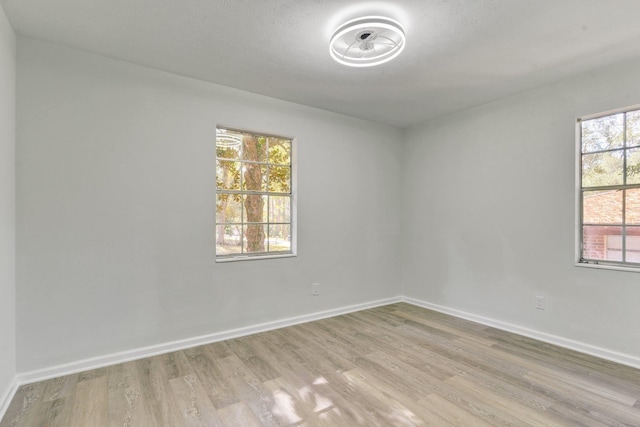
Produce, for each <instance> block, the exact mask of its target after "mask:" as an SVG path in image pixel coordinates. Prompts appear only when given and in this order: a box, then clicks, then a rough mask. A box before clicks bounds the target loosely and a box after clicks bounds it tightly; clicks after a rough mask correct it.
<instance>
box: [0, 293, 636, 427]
mask: <svg viewBox="0 0 640 427" xmlns="http://www.w3.org/2000/svg"><path fill="white" fill-rule="evenodd" d="M9 426H15V427H17V426H47V427H53V426H83V427H86V426H91V427H93V426H227V427H236V426H241V427H245V426H348V427H353V426H367V427H371V426H469V427H476V426H478V427H482V426H545V427H552V426H640V370H637V369H633V368H629V367H625V366H622V365H618V364H615V363H612V362H608V361H604V360H601V359H598V358H595V357H591V356H587V355H584V354H580V353H576V352H573V351H570V350H566V349H562V348H559V347H555V346H553V345H549V344H544V343H541V342H538V341H535V340H532V339H529V338H525V337H521V336H518V335H514V334H510V333H507V332H503V331H499V330H496V329H493V328H490V327H486V326H483V325H479V324H475V323H472V322H468V321H465V320H461V319H458V318H454V317H451V316H447V315H444V314H440V313H436V312H433V311H429V310H426V309H422V308H419V307H415V306H412V305H409V304H404V303H399V304H392V305H388V306H384V307H379V308H374V309H370V310H364V311H360V312H357V313H352V314H347V315H343V316H338V317H334V318H330V319H324V320H320V321H316V322H311V323H306V324H302V325H298V326H292V327H288V328H283V329H279V330H275V331H271V332H265V333H260V334H256V335H251V336H247V337H243V338H238V339H233V340H228V341H224V342H219V343H215V344H210V345H205V346H200V347H196V348H192V349H189V350H184V351H177V352H174V353H169V354H164V355H161V356H156V357H150V358H146V359H142V360H138V361H133V362H127V363H122V364H119V365H115V366H110V367H108V368H101V369H96V370H93V371H87V372H83V373H80V374H75V375H69V376H65V377H61V378H55V379H52V380H48V381H43V382H39V383H35V384H29V385H25V386H22V387H20V389H19V390H18V392H17V394H16V396H15V398H14V400H13V401H12V403H11V405H10V407H9V409H8V411H7V413H6V415H5V416H4V418H3V420H2V421H1V422H0V427H9Z"/></svg>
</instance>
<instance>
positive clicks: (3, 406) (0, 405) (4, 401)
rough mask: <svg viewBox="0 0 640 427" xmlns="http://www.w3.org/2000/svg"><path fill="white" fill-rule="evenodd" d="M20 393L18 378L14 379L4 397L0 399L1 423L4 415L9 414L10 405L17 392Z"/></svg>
mask: <svg viewBox="0 0 640 427" xmlns="http://www.w3.org/2000/svg"><path fill="white" fill-rule="evenodd" d="M17 391H18V378H17V377H16V376H14V377H13V381H12V382H11V384H9V387H8V388H7V390H6V391H5V393H4V395H2V396H1V397H0V421H2V419H3V418H4V415H5V414H6V413H7V409H9V405H10V404H11V401H12V400H13V398H14V396H15V395H16V392H17Z"/></svg>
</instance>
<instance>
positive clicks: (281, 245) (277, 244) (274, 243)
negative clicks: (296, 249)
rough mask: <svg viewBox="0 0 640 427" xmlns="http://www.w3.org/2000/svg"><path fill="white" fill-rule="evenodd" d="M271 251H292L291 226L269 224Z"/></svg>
mask: <svg viewBox="0 0 640 427" xmlns="http://www.w3.org/2000/svg"><path fill="white" fill-rule="evenodd" d="M269 252H291V226H290V225H288V224H287V225H284V224H282V225H270V226H269Z"/></svg>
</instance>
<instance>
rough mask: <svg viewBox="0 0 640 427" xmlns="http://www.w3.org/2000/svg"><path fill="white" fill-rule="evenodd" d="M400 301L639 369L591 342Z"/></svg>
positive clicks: (639, 364) (636, 362)
mask: <svg viewBox="0 0 640 427" xmlns="http://www.w3.org/2000/svg"><path fill="white" fill-rule="evenodd" d="M402 301H403V302H406V303H407V304H412V305H417V306H419V307H423V308H427V309H429V310H433V311H438V312H440V313H444V314H449V315H451V316H455V317H460V318H462V319H466V320H470V321H472V322H476V323H480V324H482V325H486V326H491V327H493V328H496V329H500V330H503V331H507V332H513V333H514V334H518V335H523V336H525V337H529V338H533V339H536V340H539V341H542V342H546V343H548V344H554V345H557V346H559V347H563V348H567V349H569V350H575V351H578V352H580V353H585V354H589V355H591V356H595V357H599V358H601V359H605V360H609V361H611V362H616V363H620V364H621V365H626V366H630V367H632V368H636V369H640V358H638V357H636V356H632V355H630V354H625V353H619V352H616V351H612V350H608V349H606V348H602V347H597V346H594V345H591V344H587V343H584V342H580V341H574V340H571V339H568V338H564V337H560V336H557V335H552V334H547V333H545V332H540V331H536V330H534V329H529V328H525V327H523V326H519V325H515V324H513V323H508V322H503V321H500V320H496V319H491V318H489V317H484V316H478V315H476V314H473V313H468V312H466V311H462V310H458V309H455V308H451V307H446V306H442V305H438V304H433V303H430V302H427V301H422V300H419V299H416V298H410V297H405V296H403V297H402Z"/></svg>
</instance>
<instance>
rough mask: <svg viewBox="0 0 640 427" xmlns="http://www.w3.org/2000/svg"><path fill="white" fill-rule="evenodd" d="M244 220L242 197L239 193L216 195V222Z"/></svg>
mask: <svg viewBox="0 0 640 427" xmlns="http://www.w3.org/2000/svg"><path fill="white" fill-rule="evenodd" d="M230 222H242V198H241V196H240V195H238V194H218V195H216V223H218V224H222V223H230Z"/></svg>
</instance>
